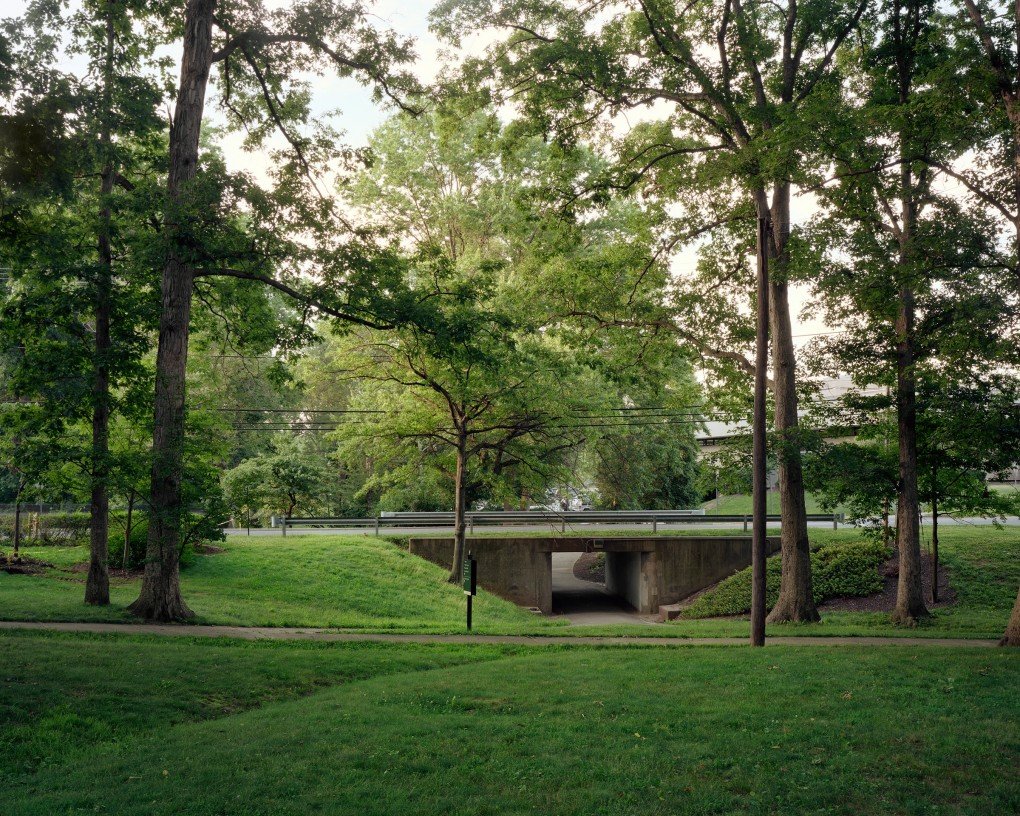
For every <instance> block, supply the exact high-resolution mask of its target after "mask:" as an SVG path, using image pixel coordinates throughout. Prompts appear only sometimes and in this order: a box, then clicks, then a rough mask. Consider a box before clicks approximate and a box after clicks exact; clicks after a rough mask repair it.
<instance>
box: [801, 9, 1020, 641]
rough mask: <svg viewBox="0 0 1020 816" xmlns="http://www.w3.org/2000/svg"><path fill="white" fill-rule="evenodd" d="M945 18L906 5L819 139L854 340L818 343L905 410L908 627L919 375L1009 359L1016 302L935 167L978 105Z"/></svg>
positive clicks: (833, 287)
mask: <svg viewBox="0 0 1020 816" xmlns="http://www.w3.org/2000/svg"><path fill="white" fill-rule="evenodd" d="M944 23H945V20H944V18H942V17H940V16H939V14H938V13H937V11H936V9H935V8H934V7H933V6H931V5H930V4H926V3H925V2H914V0H910V2H899V0H892V2H889V3H886V4H885V5H883V7H882V9H881V14H880V17H879V20H878V25H877V27H876V28H875V31H874V36H873V37H872V38H870V39H862V40H861V42H860V46H859V47H858V48H856V49H854V50H853V51H852V52H848V53H847V56H846V59H847V61H848V64H849V63H850V62H852V63H853V64H856V65H857V66H858V67H859V72H860V76H861V77H862V79H863V80H864V81H863V82H861V83H859V84H858V85H857V86H856V87H850V88H847V89H844V91H843V94H842V96H841V97H838V98H837V97H835V96H834V97H833V99H832V106H833V108H834V109H839V110H840V111H841V113H840V115H839V116H838V117H832V118H829V119H827V120H824V121H823V120H819V122H818V126H817V128H816V130H815V135H816V136H817V138H818V143H819V144H820V145H821V149H822V151H823V154H824V155H825V157H826V160H825V161H823V162H820V165H819V166H820V167H824V168H825V173H826V174H827V175H829V178H827V179H825V181H824V182H823V183H821V184H820V185H819V187H818V192H819V195H820V199H821V202H822V204H823V207H824V208H825V210H826V211H827V212H828V213H829V214H830V215H831V217H829V220H828V221H826V222H823V223H824V224H825V226H823V227H822V228H821V229H820V231H819V233H818V241H819V243H821V244H824V245H825V247H826V248H827V257H826V260H825V261H824V262H823V264H822V268H821V269H820V270H816V271H815V272H814V273H813V274H814V276H815V280H816V292H817V293H818V295H819V298H820V302H822V303H823V304H824V309H825V313H826V315H827V319H828V321H829V322H830V323H831V324H832V325H840V326H844V327H846V329H847V331H846V334H844V335H841V336H838V337H835V338H827V339H825V340H823V341H821V342H820V343H819V344H818V345H819V346H821V347H823V348H828V350H829V351H831V352H834V353H835V356H836V358H837V359H838V361H839V362H838V364H837V365H838V366H840V367H842V369H843V370H847V371H850V372H851V374H852V375H853V376H854V379H855V380H856V381H857V384H858V385H860V386H869V385H887V386H889V387H890V388H891V391H892V394H893V397H894V400H895V416H896V421H897V433H896V439H897V445H898V489H897V509H896V520H897V525H896V530H897V550H898V554H899V562H900V564H899V569H900V573H899V584H898V591H897V607H896V611H895V613H894V618H895V619H897V620H898V621H900V622H902V623H906V624H912V623H914V622H916V620H917V619H918V618H920V617H923V616H924V615H926V614H927V610H926V608H925V604H924V598H923V596H922V589H921V567H920V527H919V523H920V496H919V487H918V450H919V439H918V401H917V387H918V386H917V383H918V377H919V372H921V371H922V370H923V369H924V368H925V367H927V368H928V370H929V371H933V372H937V375H938V376H943V377H952V378H960V379H961V381H965V380H966V378H967V377H968V376H969V375H970V374H971V373H975V372H979V371H981V370H984V369H986V368H987V367H988V366H989V365H991V366H995V365H999V364H1002V363H1004V362H1006V361H1007V359H1008V357H1009V356H1010V352H1009V348H1010V345H1011V344H1010V340H1009V338H1010V337H1011V336H1013V335H1014V333H1015V328H1014V323H1015V319H1014V318H1013V317H1012V315H1015V313H1016V312H1015V306H1014V305H1013V303H1014V302H1015V296H1014V295H1013V294H1011V291H1010V286H1009V284H1008V280H1006V279H1005V278H1004V276H1003V267H1002V266H1001V262H1000V261H999V260H998V258H997V254H996V252H995V250H994V246H993V244H992V242H991V241H990V240H989V237H988V229H987V222H986V221H985V219H984V217H983V215H982V214H981V213H980V212H974V211H971V210H967V209H964V208H963V207H962V206H961V202H959V201H957V200H955V199H954V198H952V197H951V196H948V195H946V194H944V193H942V192H941V191H940V189H939V184H938V174H937V171H936V169H935V168H937V167H938V166H940V165H949V164H951V163H952V162H953V161H954V160H955V159H956V158H957V157H958V156H959V155H960V153H961V152H962V151H963V150H965V148H966V145H965V144H961V143H960V140H959V138H958V136H959V133H960V131H961V130H963V129H965V123H966V111H967V108H966V105H965V104H963V100H961V99H960V97H959V93H958V90H957V86H958V83H956V82H955V81H954V80H953V76H954V75H955V72H956V69H957V67H958V54H957V53H956V52H955V51H954V50H953V47H952V43H951V42H950V41H949V40H948V38H947V36H946V33H947V31H948V26H946V25H944Z"/></svg>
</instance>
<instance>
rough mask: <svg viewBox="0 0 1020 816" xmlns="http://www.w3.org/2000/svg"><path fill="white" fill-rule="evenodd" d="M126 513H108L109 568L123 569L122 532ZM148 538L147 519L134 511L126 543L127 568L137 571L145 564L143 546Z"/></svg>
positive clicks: (124, 527) (142, 514)
mask: <svg viewBox="0 0 1020 816" xmlns="http://www.w3.org/2000/svg"><path fill="white" fill-rule="evenodd" d="M126 528H127V513H120V512H118V513H110V568H111V569H122V568H123V567H124V531H125V529H126ZM148 536H149V519H148V517H147V516H146V515H145V514H144V513H139V512H138V511H135V512H134V513H133V514H132V515H131V540H130V542H129V543H128V553H127V555H128V557H127V568H128V569H139V568H140V567H141V566H142V565H143V564H144V563H145V544H146V541H147V539H148Z"/></svg>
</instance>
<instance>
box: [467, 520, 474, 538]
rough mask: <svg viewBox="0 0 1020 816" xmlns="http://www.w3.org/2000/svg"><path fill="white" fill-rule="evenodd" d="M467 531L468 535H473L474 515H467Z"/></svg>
mask: <svg viewBox="0 0 1020 816" xmlns="http://www.w3.org/2000/svg"><path fill="white" fill-rule="evenodd" d="M468 533H469V534H470V535H474V534H475V517H474V516H468Z"/></svg>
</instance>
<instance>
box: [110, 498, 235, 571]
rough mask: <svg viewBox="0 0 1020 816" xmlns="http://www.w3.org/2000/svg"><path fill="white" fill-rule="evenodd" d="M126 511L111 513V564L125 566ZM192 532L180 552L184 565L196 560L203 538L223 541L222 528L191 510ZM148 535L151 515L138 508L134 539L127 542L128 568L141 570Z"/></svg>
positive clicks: (115, 567) (112, 565) (135, 517)
mask: <svg viewBox="0 0 1020 816" xmlns="http://www.w3.org/2000/svg"><path fill="white" fill-rule="evenodd" d="M126 526H127V513H111V514H110V567H111V568H112V569H121V568H122V567H123V566H124V530H125V528H126ZM188 530H189V531H190V535H189V537H188V540H187V542H186V543H185V545H184V549H183V551H182V552H181V567H187V566H188V565H189V564H191V563H192V562H193V561H194V556H195V544H196V543H198V542H203V541H222V540H223V539H224V535H223V531H222V530H221V529H220V528H219V527H218V526H217V525H216V524H214V523H213V522H211V521H209V519H208V518H207V517H206V516H200V515H198V514H197V513H192V514H191V518H190V519H189V521H188ZM148 538H149V518H148V516H147V515H146V514H145V513H142V512H139V511H137V510H136V511H135V512H134V515H132V517H131V540H130V542H129V543H128V557H127V568H128V569H132V570H133V569H141V568H142V567H143V566H144V565H145V547H146V544H147V542H148Z"/></svg>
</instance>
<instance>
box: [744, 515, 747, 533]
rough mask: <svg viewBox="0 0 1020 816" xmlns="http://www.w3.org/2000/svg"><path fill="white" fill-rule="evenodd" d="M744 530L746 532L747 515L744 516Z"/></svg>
mask: <svg viewBox="0 0 1020 816" xmlns="http://www.w3.org/2000/svg"><path fill="white" fill-rule="evenodd" d="M744 532H745V533H746V532H747V516H744Z"/></svg>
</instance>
